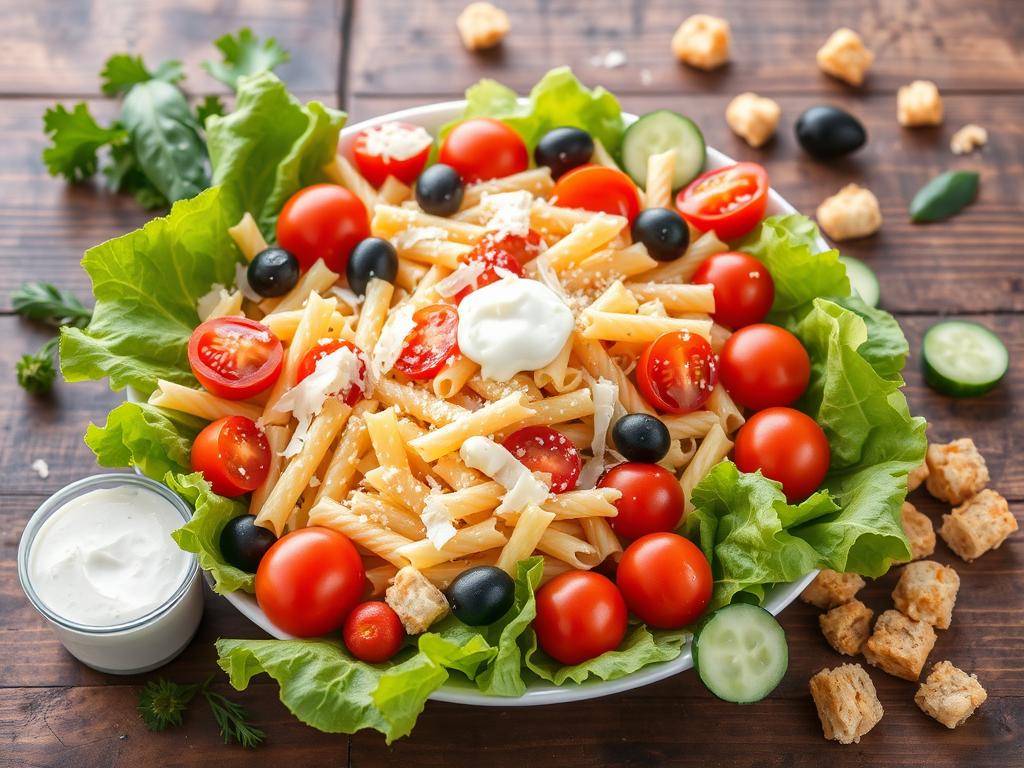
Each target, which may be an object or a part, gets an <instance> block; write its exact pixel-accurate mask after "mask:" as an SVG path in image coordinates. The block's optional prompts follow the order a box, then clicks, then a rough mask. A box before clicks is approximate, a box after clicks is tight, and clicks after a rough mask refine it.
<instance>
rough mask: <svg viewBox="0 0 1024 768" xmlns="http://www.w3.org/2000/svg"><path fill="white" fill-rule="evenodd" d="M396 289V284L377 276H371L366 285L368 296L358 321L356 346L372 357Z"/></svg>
mask: <svg viewBox="0 0 1024 768" xmlns="http://www.w3.org/2000/svg"><path fill="white" fill-rule="evenodd" d="M394 291H395V286H393V285H392V284H391V283H389V282H388V281H387V280H381V279H380V278H377V277H373V278H370V282H369V283H368V284H367V286H366V298H365V299H364V300H363V308H362V311H360V313H359V320H358V321H357V322H356V346H357V347H359V349H361V350H363V352H364V353H365V354H366V355H368V356H371V357H372V355H373V348H374V347H375V346H377V339H379V338H380V332H381V329H383V328H384V322H385V321H386V320H387V318H388V310H389V309H390V307H391V297H392V295H393V294H394Z"/></svg>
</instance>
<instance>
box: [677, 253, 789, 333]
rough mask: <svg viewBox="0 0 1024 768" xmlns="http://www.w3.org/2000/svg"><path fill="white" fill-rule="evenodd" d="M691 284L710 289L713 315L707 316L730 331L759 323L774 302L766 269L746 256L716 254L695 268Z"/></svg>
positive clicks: (773, 288)
mask: <svg viewBox="0 0 1024 768" xmlns="http://www.w3.org/2000/svg"><path fill="white" fill-rule="evenodd" d="M693 282H695V283H705V284H708V283H709V284H710V285H711V286H712V287H713V290H714V295H715V311H714V313H713V314H712V315H711V316H712V317H713V318H714V319H715V322H718V323H721V324H722V325H727V326H729V327H730V328H742V327H743V326H745V325H750V324H751V323H759V322H761V321H762V320H764V318H765V315H767V314H768V310H770V309H771V308H772V302H773V301H775V283H774V281H773V280H772V276H771V274H770V273H769V272H768V268H767V267H765V265H764V264H762V263H761V262H760V261H758V260H757V259H755V258H754V257H753V256H751V255H749V254H746V253H738V252H736V251H728V252H726V253H716V254H715V255H714V256H711V257H709V258H708V259H706V260H705V261H704V262H703V263H702V264H701V265H700V266H699V267H697V271H696V272H695V273H694V275H693Z"/></svg>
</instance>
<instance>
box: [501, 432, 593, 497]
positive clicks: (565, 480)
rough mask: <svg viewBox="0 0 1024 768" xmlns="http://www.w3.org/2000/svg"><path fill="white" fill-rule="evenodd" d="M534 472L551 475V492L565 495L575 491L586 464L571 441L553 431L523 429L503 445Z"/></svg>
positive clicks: (507, 438)
mask: <svg viewBox="0 0 1024 768" xmlns="http://www.w3.org/2000/svg"><path fill="white" fill-rule="evenodd" d="M503 445H504V446H505V448H507V449H508V452H509V453H511V454H512V455H513V456H515V457H516V458H517V459H519V461H520V462H521V463H522V464H523V465H524V466H525V467H526V468H527V469H529V470H530V471H531V472H547V473H548V474H549V475H551V491H552V492H553V493H565V492H566V491H571V490H572V489H573V488H575V487H576V483H577V481H578V480H579V479H580V470H581V469H582V467H583V463H582V462H581V461H580V455H579V453H578V452H577V451H576V446H575V445H573V444H572V440H570V439H569V438H568V437H566V436H565V435H563V434H562V433H561V432H559V431H558V430H556V429H552V428H551V427H542V426H538V427H523V428H522V429H518V430H516V431H515V432H513V433H512V434H511V435H509V436H508V437H506V438H505V441H504V443H503Z"/></svg>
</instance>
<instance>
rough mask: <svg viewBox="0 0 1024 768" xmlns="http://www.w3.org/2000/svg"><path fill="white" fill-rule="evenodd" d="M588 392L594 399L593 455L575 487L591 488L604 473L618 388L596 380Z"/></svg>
mask: <svg viewBox="0 0 1024 768" xmlns="http://www.w3.org/2000/svg"><path fill="white" fill-rule="evenodd" d="M590 391H591V393H592V395H593V397H594V436H593V438H592V439H591V441H590V451H591V452H592V453H593V454H594V455H593V457H592V458H590V459H587V463H586V464H585V465H584V467H583V470H582V471H581V472H580V480H579V484H578V486H577V487H579V488H593V487H594V486H595V485H596V484H597V481H598V479H599V478H600V477H601V473H602V472H604V457H605V450H606V449H607V447H608V428H609V427H610V426H611V424H612V418H613V417H614V416H615V404H616V402H618V399H619V388H618V386H617V385H616V384H615V383H613V382H611V381H608V379H598V380H597V381H595V382H593V383H591V385H590Z"/></svg>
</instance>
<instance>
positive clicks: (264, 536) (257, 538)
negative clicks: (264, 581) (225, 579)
mask: <svg viewBox="0 0 1024 768" xmlns="http://www.w3.org/2000/svg"><path fill="white" fill-rule="evenodd" d="M275 541H277V537H276V536H274V534H273V533H271V532H270V531H268V530H267V529H266V528H263V527H261V526H259V525H256V518H255V517H254V516H253V515H239V516H238V517H236V518H233V519H231V520H229V521H228V524H227V525H225V526H224V530H223V531H221V532H220V553H221V554H222V555H223V556H224V559H225V560H226V561H227V562H228V564H229V565H233V566H235V568H238V569H240V570H243V571H245V572H246V573H256V569H257V568H259V565H260V560H262V559H263V556H264V555H265V554H267V550H268V549H270V547H271V546H273V544H274V542H275Z"/></svg>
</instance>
